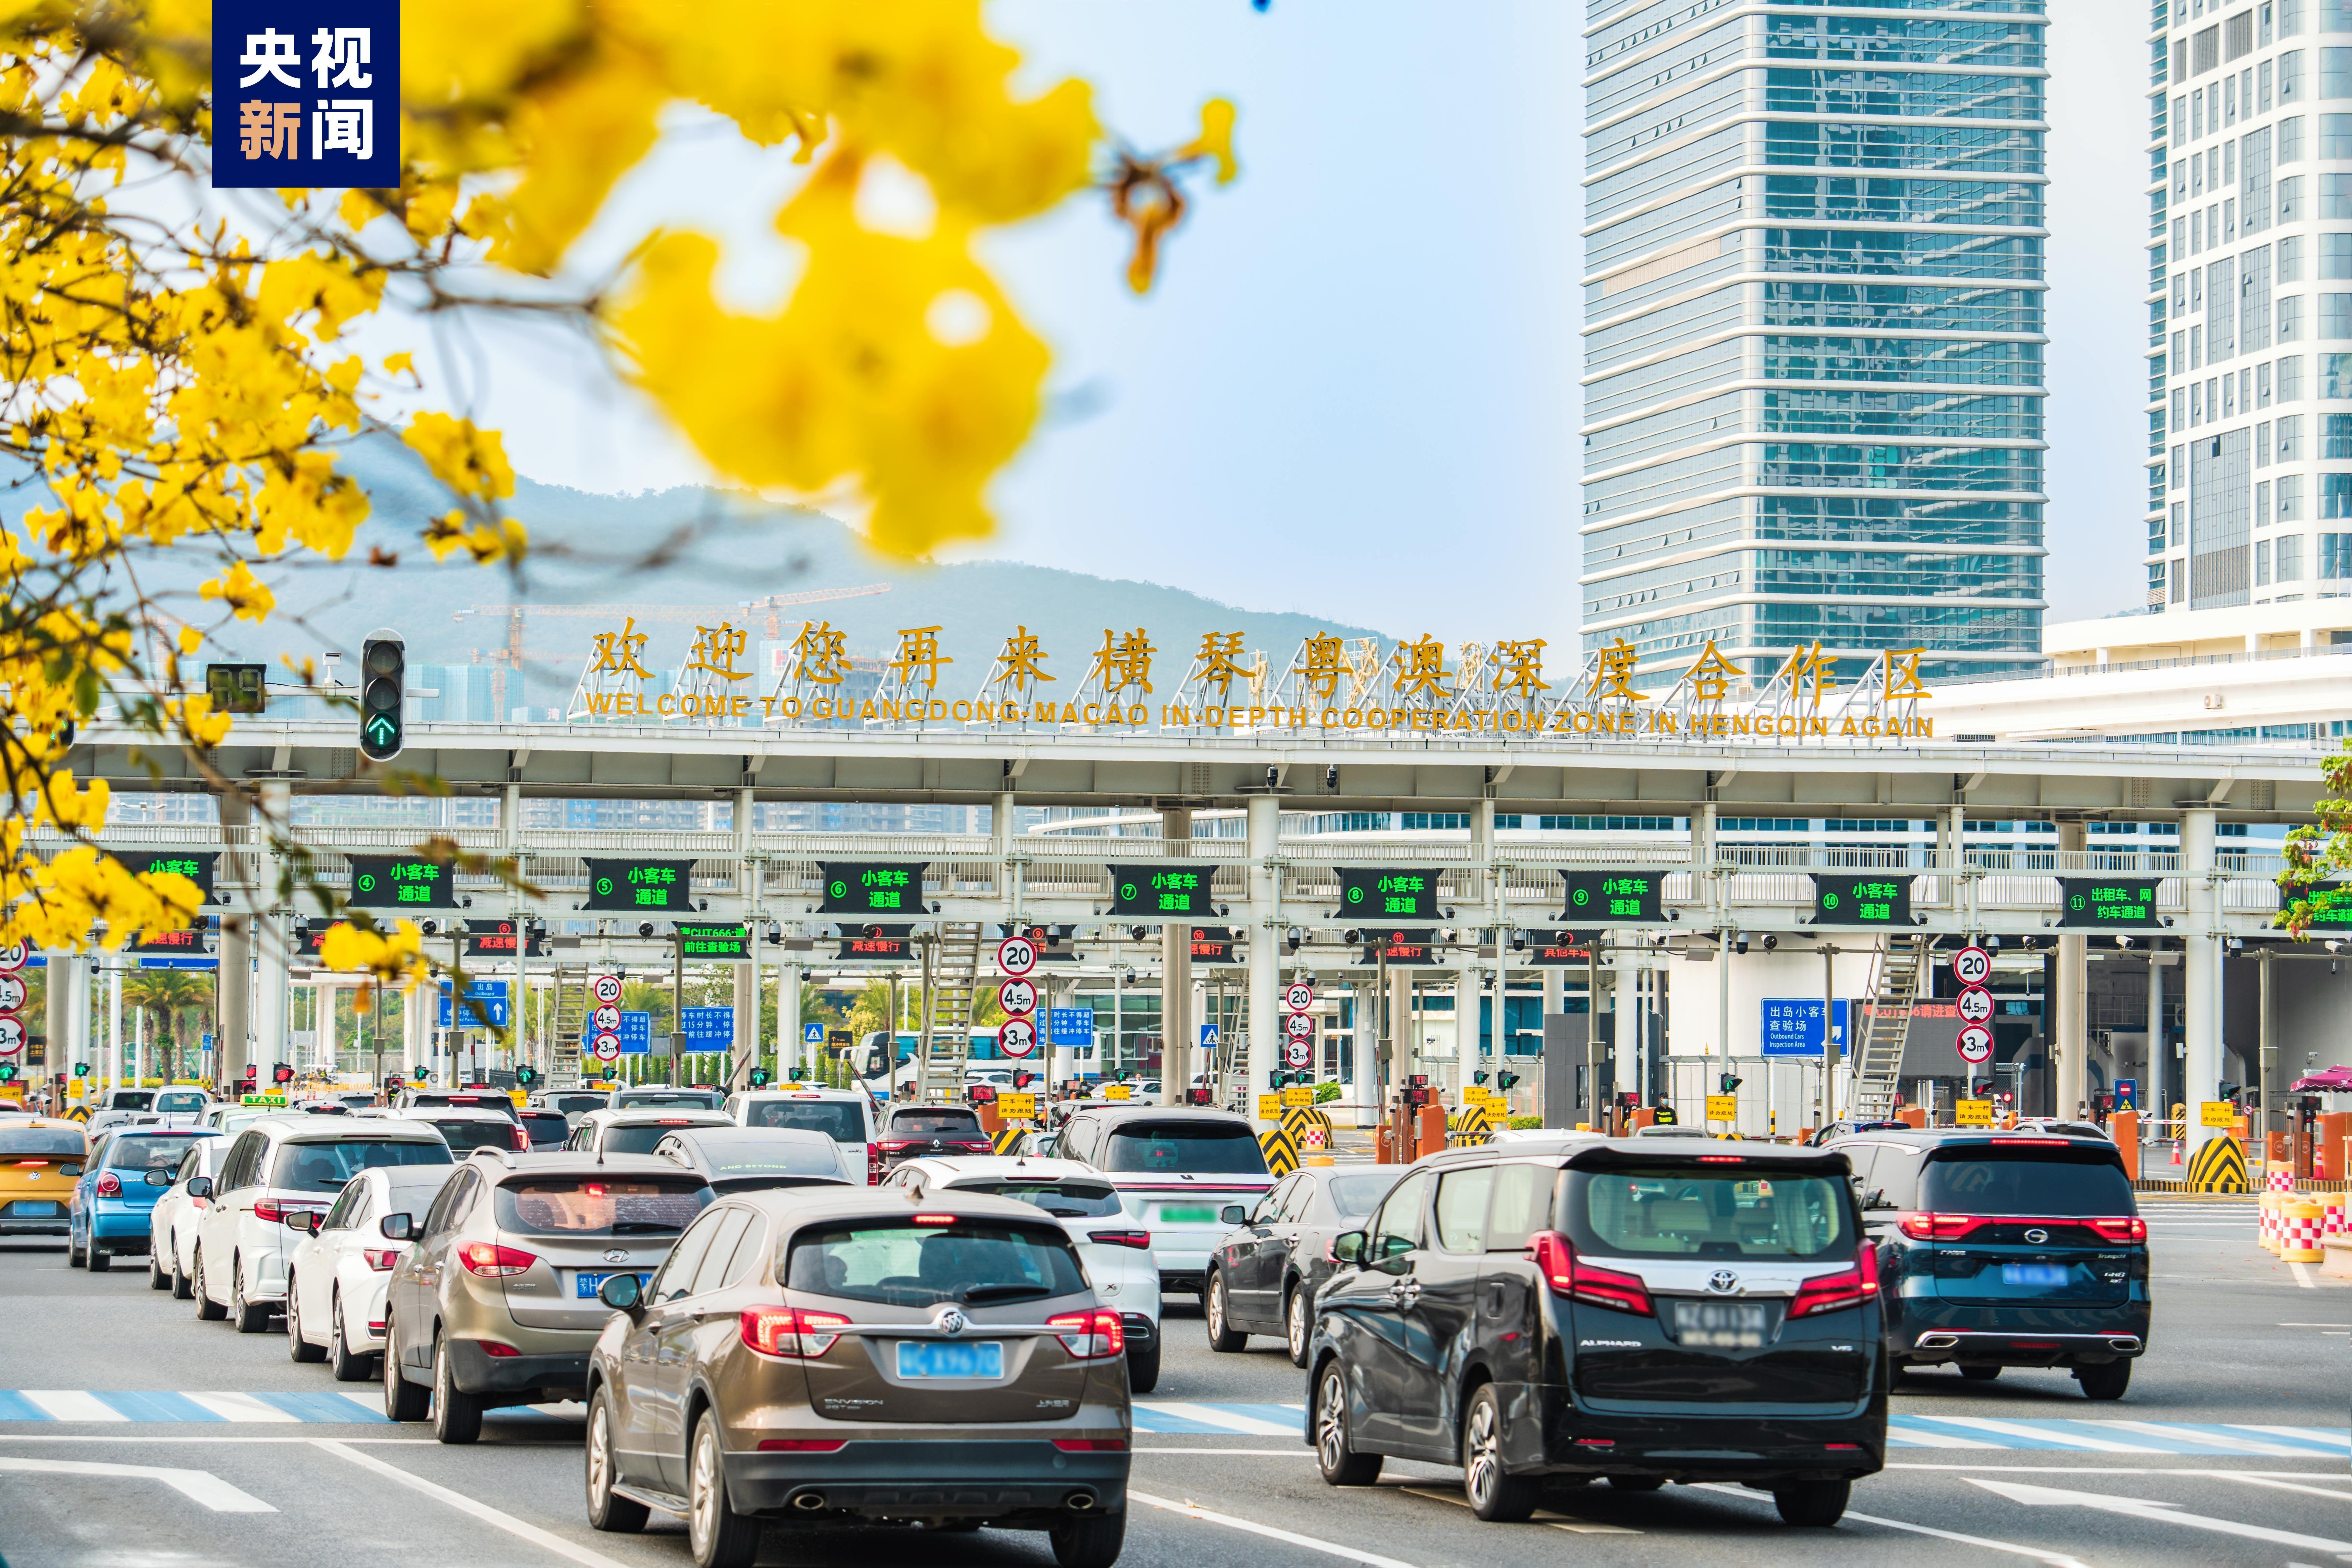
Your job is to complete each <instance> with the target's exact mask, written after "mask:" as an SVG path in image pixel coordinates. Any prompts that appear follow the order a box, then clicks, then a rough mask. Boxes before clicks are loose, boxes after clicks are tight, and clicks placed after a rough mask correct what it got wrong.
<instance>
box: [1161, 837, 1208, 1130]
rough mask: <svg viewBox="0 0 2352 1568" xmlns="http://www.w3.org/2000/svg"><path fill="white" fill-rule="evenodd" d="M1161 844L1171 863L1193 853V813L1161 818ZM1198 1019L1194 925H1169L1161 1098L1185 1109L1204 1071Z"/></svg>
mask: <svg viewBox="0 0 2352 1568" xmlns="http://www.w3.org/2000/svg"><path fill="white" fill-rule="evenodd" d="M1160 846H1161V848H1162V849H1163V851H1164V852H1165V853H1166V854H1167V855H1168V857H1169V858H1171V859H1181V858H1183V857H1184V856H1186V855H1188V854H1190V853H1191V852H1192V813H1191V812H1189V811H1186V810H1184V809H1183V808H1181V807H1169V808H1163V809H1162V810H1161V811H1160ZM1199 1020H1200V1014H1199V1013H1198V1012H1197V1011H1196V1010H1195V1009H1194V1008H1193V1005H1192V922H1191V921H1167V922H1165V923H1163V924H1162V925H1161V926H1160V1103H1161V1104H1163V1105H1181V1104H1183V1103H1184V1091H1185V1090H1186V1089H1190V1088H1191V1087H1192V1079H1193V1076H1194V1075H1195V1074H1196V1073H1198V1072H1199V1071H1200V1070H1201V1069H1200V1068H1198V1067H1197V1066H1195V1065H1194V1064H1195V1062H1196V1061H1198V1059H1199V1058H1200V1055H1201V1051H1200V1042H1201V1029H1200V1022H1199Z"/></svg>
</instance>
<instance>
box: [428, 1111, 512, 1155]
mask: <svg viewBox="0 0 2352 1568" xmlns="http://www.w3.org/2000/svg"><path fill="white" fill-rule="evenodd" d="M426 1120H427V1125H429V1126H430V1127H432V1128H433V1130H434V1131H436V1132H438V1133H440V1134H441V1136H442V1137H443V1138H444V1139H445V1140H446V1141H447V1142H448V1144H449V1149H450V1152H452V1153H457V1154H470V1153H472V1152H474V1151H475V1150H477V1149H511V1148H513V1147H514V1129H515V1124H514V1123H513V1122H511V1121H491V1120H490V1119H489V1118H488V1117H481V1118H475V1117H470V1116H469V1117H466V1118H463V1119H462V1120H461V1119H460V1118H457V1117H455V1116H453V1117H451V1118H449V1119H448V1120H447V1121H439V1120H436V1119H431V1118H428V1119H426Z"/></svg>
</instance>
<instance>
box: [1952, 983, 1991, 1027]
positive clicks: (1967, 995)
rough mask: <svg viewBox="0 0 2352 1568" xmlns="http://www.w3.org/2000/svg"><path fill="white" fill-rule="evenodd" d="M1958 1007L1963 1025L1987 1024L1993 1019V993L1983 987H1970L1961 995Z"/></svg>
mask: <svg viewBox="0 0 2352 1568" xmlns="http://www.w3.org/2000/svg"><path fill="white" fill-rule="evenodd" d="M1958 1007H1959V1013H1960V1021H1961V1022H1962V1023H1964V1024H1982V1023H1987V1022H1989V1021H1990V1019H1991V1017H1992V993H1991V992H1990V991H1988V990H1986V989H1985V988H1984V987H1983V986H1981V985H1971V986H1969V987H1968V988H1966V989H1965V990H1963V991H1962V992H1961V993H1960V999H1959V1002H1958Z"/></svg>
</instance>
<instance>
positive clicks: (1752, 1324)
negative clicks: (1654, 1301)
mask: <svg viewBox="0 0 2352 1568" xmlns="http://www.w3.org/2000/svg"><path fill="white" fill-rule="evenodd" d="M1769 1321H1770V1320H1769V1317H1768V1316H1767V1315H1766V1311H1765V1309H1764V1306H1763V1304H1762V1303H1761V1302H1756V1301H1677V1302H1675V1339H1676V1340H1678V1341H1680V1342H1682V1343H1684V1344H1686V1345H1702V1346H1706V1347H1708V1348H1710V1349H1715V1350H1757V1349H1759V1348H1761V1347H1762V1345H1763V1343H1764V1331H1765V1328H1766V1326H1767V1325H1768V1324H1769Z"/></svg>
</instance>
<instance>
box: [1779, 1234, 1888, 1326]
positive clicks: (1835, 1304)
mask: <svg viewBox="0 0 2352 1568" xmlns="http://www.w3.org/2000/svg"><path fill="white" fill-rule="evenodd" d="M1877 1293H1878V1249H1877V1248H1876V1247H1873V1246H1872V1245H1871V1244H1870V1243H1869V1242H1866V1241H1865V1242H1864V1243H1863V1244H1862V1246H1861V1247H1857V1248H1856V1249H1855V1251H1854V1255H1853V1268H1844V1269H1840V1270H1839V1271H1838V1272H1837V1273H1835V1274H1822V1275H1819V1276H1817V1277H1815V1278H1813V1279H1808V1280H1806V1281H1805V1282H1804V1283H1803V1284H1802V1285H1800V1286H1798V1287H1797V1299H1796V1300H1793V1301H1791V1302H1790V1303H1789V1316H1790V1317H1792V1318H1810V1317H1811V1316H1812V1315H1813V1314H1814V1313H1816V1312H1834V1311H1836V1310H1838V1309H1839V1308H1841V1307H1852V1306H1855V1305H1857V1304H1859V1303H1861V1302H1863V1301H1866V1300H1869V1299H1870V1298H1871V1297H1872V1296H1874V1295H1876V1294H1877Z"/></svg>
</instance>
